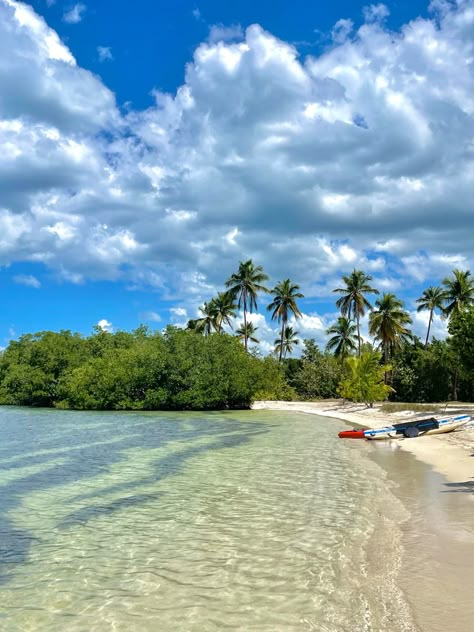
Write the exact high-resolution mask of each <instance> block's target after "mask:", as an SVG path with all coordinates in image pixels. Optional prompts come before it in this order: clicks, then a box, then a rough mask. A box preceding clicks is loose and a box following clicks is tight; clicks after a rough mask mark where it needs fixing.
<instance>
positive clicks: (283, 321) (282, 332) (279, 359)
mask: <svg viewBox="0 0 474 632" xmlns="http://www.w3.org/2000/svg"><path fill="white" fill-rule="evenodd" d="M285 326H286V323H285V319H284V318H282V321H281V345H280V357H279V358H278V362H281V358H282V354H283V336H284V334H285Z"/></svg>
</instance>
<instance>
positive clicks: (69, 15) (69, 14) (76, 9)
mask: <svg viewBox="0 0 474 632" xmlns="http://www.w3.org/2000/svg"><path fill="white" fill-rule="evenodd" d="M86 9H87V7H86V5H85V4H83V3H82V2H78V3H77V4H75V5H74V6H73V7H71V8H70V9H69V10H68V11H65V12H64V15H63V21H64V22H66V23H67V24H78V23H79V22H81V21H82V18H83V17H84V13H85V11H86Z"/></svg>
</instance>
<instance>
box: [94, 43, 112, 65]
mask: <svg viewBox="0 0 474 632" xmlns="http://www.w3.org/2000/svg"><path fill="white" fill-rule="evenodd" d="M97 55H98V57H99V61H100V62H104V61H112V60H113V55H112V49H111V48H110V46H97Z"/></svg>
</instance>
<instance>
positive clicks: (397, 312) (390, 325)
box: [369, 293, 411, 363]
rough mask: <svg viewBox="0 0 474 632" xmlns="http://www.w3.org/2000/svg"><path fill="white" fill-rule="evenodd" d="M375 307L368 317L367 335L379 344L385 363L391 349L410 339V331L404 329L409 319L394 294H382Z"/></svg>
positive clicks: (409, 321)
mask: <svg viewBox="0 0 474 632" xmlns="http://www.w3.org/2000/svg"><path fill="white" fill-rule="evenodd" d="M375 307H376V308H377V309H374V310H373V311H372V313H371V314H370V316H369V333H370V334H371V335H372V336H374V337H375V339H376V340H378V341H379V342H380V347H381V348H382V351H383V358H384V362H385V363H386V362H387V361H388V359H389V357H390V355H391V353H392V351H393V349H394V348H395V347H397V346H399V345H400V343H401V342H402V341H403V340H407V339H410V338H411V332H410V330H409V329H407V328H406V327H405V325H408V324H410V323H411V318H410V315H409V314H408V312H406V311H405V310H404V309H403V303H402V301H401V300H400V299H398V298H397V297H396V296H395V294H390V293H389V294H383V295H382V297H381V298H378V299H377V300H376V301H375Z"/></svg>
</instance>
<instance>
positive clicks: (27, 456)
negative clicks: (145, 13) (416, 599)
mask: <svg viewBox="0 0 474 632" xmlns="http://www.w3.org/2000/svg"><path fill="white" fill-rule="evenodd" d="M341 427H342V424H341V425H340V424H339V422H337V421H335V420H333V419H324V418H319V417H314V416H305V415H297V414H287V413H275V412H269V411H267V412H265V411H259V412H257V411H254V412H241V413H211V414H194V413H193V414H187V413H181V414H167V413H163V414H162V413H149V414H141V413H140V414H138V413H137V414H135V413H78V412H68V411H44V410H27V409H15V408H3V409H0V436H1V438H2V441H1V444H0V629H1V630H2V631H3V630H5V631H6V632H10V631H11V632H17V631H18V632H29V631H56V630H57V631H61V632H63V631H64V630H67V631H68V632H69V631H72V632H73V631H79V630H81V631H82V630H83V631H88V632H89V631H91V632H94V631H100V632H103V631H105V630H114V631H117V632H120V631H124V632H125V631H127V632H130V631H140V632H147V631H152V630H153V631H156V630H160V631H161V632H166V631H168V630H169V631H176V630H180V631H196V632H198V631H199V632H202V631H213V630H242V631H243V630H245V631H251V630H252V631H253V630H255V631H262V632H263V631H266V632H279V631H282V632H283V631H284V632H292V631H296V630H298V631H306V630H317V631H318V632H382V631H387V632H398V631H404V632H406V631H412V630H413V631H414V630H417V629H418V628H417V627H416V625H415V623H414V620H413V617H412V613H411V609H410V605H409V601H408V600H406V599H405V597H404V596H403V594H402V593H401V592H400V590H399V589H398V587H397V576H398V573H399V570H400V560H401V554H402V548H401V538H402V535H403V532H402V529H401V525H402V523H403V521H404V520H405V519H406V518H407V517H408V514H407V512H406V510H405V509H404V508H403V505H402V503H401V502H400V501H399V500H397V499H396V498H395V496H394V495H393V494H392V491H391V484H390V483H389V481H388V480H387V474H386V473H385V471H384V469H383V468H382V467H380V465H378V464H376V463H374V462H373V461H372V460H370V459H368V458H367V455H368V454H369V453H370V450H371V449H372V448H371V447H370V446H367V445H366V444H363V443H362V442H344V441H340V440H338V438H337V431H338V430H339V429H340V428H341ZM355 444H357V445H355ZM374 552H375V553H376V554H374Z"/></svg>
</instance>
